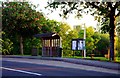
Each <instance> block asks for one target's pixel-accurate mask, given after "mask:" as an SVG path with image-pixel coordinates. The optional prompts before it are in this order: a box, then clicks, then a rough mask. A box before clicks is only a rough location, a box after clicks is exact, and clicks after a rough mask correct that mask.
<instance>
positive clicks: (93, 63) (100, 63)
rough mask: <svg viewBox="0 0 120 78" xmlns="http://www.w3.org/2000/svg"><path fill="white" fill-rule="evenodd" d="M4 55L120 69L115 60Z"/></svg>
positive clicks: (119, 64)
mask: <svg viewBox="0 0 120 78" xmlns="http://www.w3.org/2000/svg"><path fill="white" fill-rule="evenodd" d="M2 57H3V58H27V59H40V60H54V61H63V62H69V63H74V64H82V65H88V66H95V67H101V68H107V69H113V70H119V71H120V63H114V62H104V61H96V60H86V59H80V58H62V57H41V56H19V55H6V56H2Z"/></svg>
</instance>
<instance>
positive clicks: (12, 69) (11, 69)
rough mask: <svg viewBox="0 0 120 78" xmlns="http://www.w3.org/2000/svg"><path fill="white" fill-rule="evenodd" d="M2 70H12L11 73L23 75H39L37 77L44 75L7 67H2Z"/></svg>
mask: <svg viewBox="0 0 120 78" xmlns="http://www.w3.org/2000/svg"><path fill="white" fill-rule="evenodd" d="M0 68H2V69H5V70H11V71H16V72H21V73H27V74H32V75H37V76H41V75H42V74H39V73H33V72H28V71H23V70H17V69H12V68H6V67H0Z"/></svg>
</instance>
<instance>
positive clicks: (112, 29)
mask: <svg viewBox="0 0 120 78" xmlns="http://www.w3.org/2000/svg"><path fill="white" fill-rule="evenodd" d="M114 16H115V10H111V15H110V32H109V34H110V56H109V60H110V61H114V55H115V53H114V52H115V51H114V36H115V24H114V21H115V18H114Z"/></svg>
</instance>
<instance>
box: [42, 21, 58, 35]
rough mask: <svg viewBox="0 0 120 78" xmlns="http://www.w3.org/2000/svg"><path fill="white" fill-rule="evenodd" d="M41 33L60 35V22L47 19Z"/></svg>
mask: <svg viewBox="0 0 120 78" xmlns="http://www.w3.org/2000/svg"><path fill="white" fill-rule="evenodd" d="M41 31H42V32H43V33H47V32H56V33H58V32H59V31H60V22H57V21H55V20H49V19H46V21H45V23H44V26H43V27H42V28H41Z"/></svg>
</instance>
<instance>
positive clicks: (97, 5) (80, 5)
mask: <svg viewBox="0 0 120 78" xmlns="http://www.w3.org/2000/svg"><path fill="white" fill-rule="evenodd" d="M59 5H60V7H61V9H62V11H63V14H64V15H67V14H68V13H73V11H74V12H75V13H76V14H77V16H81V14H82V13H88V12H89V13H92V14H93V15H96V14H97V15H101V16H102V17H104V18H107V19H108V18H109V20H110V22H109V25H107V26H106V27H107V28H109V29H108V30H109V31H108V32H109V34H110V58H109V59H110V60H111V61H113V60H114V36H115V35H114V33H115V24H114V22H115V18H116V17H117V16H118V15H119V14H120V9H119V6H120V1H119V2H92V1H91V2H85V1H84V2H67V1H66V2H65V1H64V2H56V1H54V2H53V3H49V5H48V6H49V7H50V8H53V9H56V8H58V6H59ZM48 6H47V7H48ZM86 9H87V10H86ZM88 9H89V10H88ZM116 11H118V13H117V14H115V13H116ZM105 30H106V29H105Z"/></svg>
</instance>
